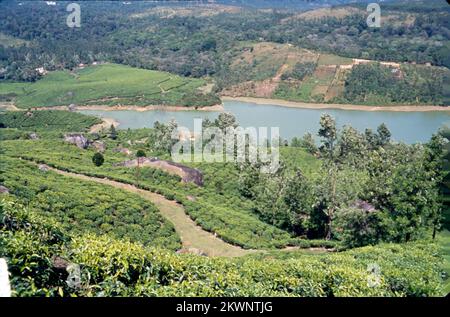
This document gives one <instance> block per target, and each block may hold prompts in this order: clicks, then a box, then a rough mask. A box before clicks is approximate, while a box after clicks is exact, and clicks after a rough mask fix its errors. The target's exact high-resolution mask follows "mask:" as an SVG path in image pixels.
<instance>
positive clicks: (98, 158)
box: [92, 152, 105, 166]
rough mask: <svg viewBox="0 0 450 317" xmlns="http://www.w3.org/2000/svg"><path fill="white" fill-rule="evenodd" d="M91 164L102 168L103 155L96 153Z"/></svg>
mask: <svg viewBox="0 0 450 317" xmlns="http://www.w3.org/2000/svg"><path fill="white" fill-rule="evenodd" d="M92 162H93V163H94V164H95V166H102V165H103V163H104V162H105V158H104V157H103V154H102V153H100V152H97V153H95V154H94V156H92Z"/></svg>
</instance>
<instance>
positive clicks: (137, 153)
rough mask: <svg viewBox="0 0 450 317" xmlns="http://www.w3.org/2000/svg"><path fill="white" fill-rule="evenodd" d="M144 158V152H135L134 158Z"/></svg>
mask: <svg viewBox="0 0 450 317" xmlns="http://www.w3.org/2000/svg"><path fill="white" fill-rule="evenodd" d="M146 156H147V154H146V153H145V151H144V150H137V152H136V157H137V158H139V157H146Z"/></svg>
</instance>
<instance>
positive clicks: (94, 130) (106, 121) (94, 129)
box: [89, 118, 120, 133]
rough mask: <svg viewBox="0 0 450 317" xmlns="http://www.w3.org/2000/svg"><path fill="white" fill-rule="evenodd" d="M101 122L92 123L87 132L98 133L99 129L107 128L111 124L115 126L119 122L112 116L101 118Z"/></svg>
mask: <svg viewBox="0 0 450 317" xmlns="http://www.w3.org/2000/svg"><path fill="white" fill-rule="evenodd" d="M102 120H103V122H102V123H99V124H96V125H93V126H92V127H91V129H90V130H89V133H98V132H100V131H101V130H105V129H109V128H110V127H111V126H114V127H115V128H117V127H118V126H119V124H120V123H119V122H118V121H116V120H115V119H112V118H102Z"/></svg>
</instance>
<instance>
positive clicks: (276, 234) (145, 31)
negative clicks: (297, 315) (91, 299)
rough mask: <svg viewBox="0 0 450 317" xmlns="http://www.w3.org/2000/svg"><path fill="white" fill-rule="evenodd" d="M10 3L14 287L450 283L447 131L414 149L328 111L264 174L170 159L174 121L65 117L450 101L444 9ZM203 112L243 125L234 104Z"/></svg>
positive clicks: (74, 290) (5, 149)
mask: <svg viewBox="0 0 450 317" xmlns="http://www.w3.org/2000/svg"><path fill="white" fill-rule="evenodd" d="M7 2H8V3H7V5H5V4H4V3H3V2H1V3H0V40H1V43H0V102H7V104H6V105H5V106H6V107H4V106H3V105H2V108H5V109H7V108H14V106H12V105H11V103H13V104H14V105H15V106H16V107H18V108H21V109H20V110H21V111H2V112H0V155H1V160H0V161H1V164H0V257H2V258H6V260H7V263H8V266H9V270H10V273H11V282H12V287H13V292H14V293H13V294H14V295H15V296H332V297H335V296H415V297H423V296H442V295H444V294H446V293H448V291H449V290H450V289H449V284H450V278H449V276H450V266H449V263H450V258H449V254H450V250H449V248H448V246H449V237H450V236H449V230H450V227H449V223H450V220H449V215H450V213H449V211H450V209H449V208H448V206H449V205H450V199H449V198H448V197H449V195H448V194H449V193H450V189H449V188H450V181H449V177H450V173H449V168H450V166H449V153H450V151H449V144H450V143H449V139H450V138H449V136H450V133H449V132H448V131H445V130H442V131H437V132H436V134H434V135H432V136H431V138H430V140H429V141H428V142H427V143H424V144H420V143H418V144H403V143H396V142H393V141H391V132H390V130H389V127H388V126H386V125H385V124H381V125H379V127H378V128H377V129H376V130H371V129H366V130H365V131H358V130H356V129H355V128H353V127H351V126H348V125H346V126H343V127H340V126H338V125H337V124H336V120H335V118H333V117H332V116H330V115H328V114H323V115H322V117H321V118H320V122H319V123H320V128H319V130H318V131H310V132H309V133H307V134H305V135H304V136H303V137H301V136H298V137H296V138H293V139H292V140H291V142H290V143H288V141H287V140H281V139H280V140H268V141H267V146H269V145H270V144H272V145H273V144H277V143H281V144H282V146H281V147H280V156H281V157H280V159H281V160H280V168H279V169H278V170H277V171H275V172H274V173H272V174H267V173H264V172H263V171H264V167H266V165H265V164H263V163H262V162H257V163H248V162H247V163H242V162H238V163H234V162H227V163H219V162H215V163H207V162H201V163H199V162H195V163H194V162H184V163H182V166H180V165H177V164H174V163H173V162H170V160H171V150H172V147H173V145H174V144H175V141H176V140H174V139H172V134H173V133H174V131H175V129H176V128H177V127H178V124H177V122H175V121H170V122H169V123H160V122H157V123H156V124H155V125H154V127H153V128H151V129H137V130H131V129H128V130H121V129H116V127H115V126H114V125H111V126H110V127H104V128H103V129H100V130H99V129H97V127H95V129H94V128H93V125H96V124H99V123H101V120H100V119H97V118H94V117H90V116H86V115H82V114H79V113H76V112H72V111H62V110H59V109H66V108H68V109H69V110H73V105H75V106H92V105H103V106H111V107H112V106H124V105H125V106H127V105H130V106H132V105H136V106H148V105H160V106H184V107H193V108H196V107H202V106H211V105H215V104H218V103H220V99H219V98H218V96H219V95H232V96H256V97H266V98H267V97H277V98H283V99H289V100H296V101H304V102H320V103H331V102H333V103H357V104H365V105H388V104H411V105H419V104H434V105H447V104H448V100H450V99H449V98H450V88H449V87H450V71H449V69H448V67H449V66H450V65H449V63H448V55H449V54H448V53H449V45H448V42H449V35H450V25H449V23H448V21H450V19H449V15H450V11H449V9H448V8H447V7H445V8H444V7H443V6H442V5H441V4H439V3H437V2H432V4H431V5H429V3H428V2H427V3H425V2H424V1H415V2H414V3H407V2H404V1H400V2H392V3H391V2H389V3H386V4H385V5H384V8H383V27H382V28H369V27H368V26H367V23H366V14H367V12H366V10H365V7H362V6H361V5H359V4H352V5H345V6H337V7H332V8H317V9H316V10H311V11H307V12H296V11H286V10H257V9H255V8H252V7H251V6H249V7H241V6H236V3H235V2H230V3H233V4H234V6H227V5H222V4H217V3H215V4H208V5H205V6H199V5H197V4H194V5H190V6H184V5H183V4H167V6H165V5H162V4H156V3H150V2H145V1H144V2H139V1H137V2H133V4H132V5H124V3H122V2H117V3H116V2H113V3H108V4H105V3H103V2H101V1H100V2H89V1H88V2H86V3H83V6H86V7H85V8H83V12H84V13H83V28H82V30H80V29H77V28H75V29H71V28H66V27H64V28H62V27H61V25H60V23H61V21H64V20H65V17H66V15H67V12H66V11H65V8H64V6H61V5H57V6H47V5H46V4H45V3H39V2H23V3H22V4H21V5H19V4H17V3H15V2H14V3H11V2H9V1H7ZM331 3H336V2H335V0H332V2H331ZM311 5H313V6H315V5H316V4H315V3H312V4H311ZM425 5H429V6H427V7H425ZM106 6H107V8H106ZM337 54H339V55H337ZM356 58H359V60H358V59H356ZM361 59H364V60H361ZM425 63H429V64H425ZM40 107H42V108H45V107H49V108H51V107H53V109H58V110H57V111H56V110H41V109H37V108H40ZM15 110H17V109H15ZM22 110H23V111H22ZM203 125H204V127H205V128H206V127H211V128H216V129H217V130H218V131H222V132H224V131H226V130H227V129H228V128H230V127H237V126H238V122H237V120H236V118H235V117H234V116H233V115H232V114H229V113H225V112H224V113H221V114H220V115H219V116H218V118H217V119H215V120H205V121H204V122H203ZM94 130H95V131H98V132H96V133H90V131H94ZM67 132H71V134H70V136H68V135H67ZM70 137H72V139H76V141H77V142H75V140H69V138H70ZM78 141H79V142H78ZM202 141H203V143H202V144H201V145H202V146H203V147H206V146H211V145H212V143H213V142H214V138H213V136H210V138H206V137H205V138H203V139H202ZM252 146H253V145H252V144H250V143H249V142H248V143H247V144H246V150H250V149H255V150H256V151H259V152H260V151H262V150H263V149H264V148H263V146H257V147H253V148H251V147H252ZM184 150H186V149H184ZM237 154H238V152H237V149H235V151H234V155H237ZM144 157H148V158H153V159H152V160H150V161H151V162H150V163H149V161H148V160H145V162H144V160H143V159H142V158H144ZM136 161H137V164H136ZM136 165H137V166H136ZM194 169H195V170H194ZM192 175H194V176H195V178H196V180H195V181H192V180H191V178H190V176H192ZM180 219H181V220H180ZM171 222H172V223H171ZM199 241H202V243H199ZM199 245H200V246H201V247H199ZM197 247H199V249H196V248H197ZM202 247H204V248H205V250H202ZM214 248H216V250H214ZM217 249H221V250H217ZM222 249H224V250H225V249H226V250H225V251H227V252H225V251H224V250H222ZM175 251H177V252H175ZM213 251H218V252H216V253H215V252H213ZM185 253H192V254H185ZM205 254H206V255H208V256H211V257H206V256H199V255H205ZM213 256H223V257H213ZM232 256H237V257H236V258H231V257H232ZM238 256H239V257H238ZM77 271H79V273H80V275H79V276H77V274H74V272H75V273H77Z"/></svg>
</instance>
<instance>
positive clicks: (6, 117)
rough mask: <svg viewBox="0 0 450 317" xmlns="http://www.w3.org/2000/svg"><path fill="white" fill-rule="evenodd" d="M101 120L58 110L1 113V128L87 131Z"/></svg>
mask: <svg viewBox="0 0 450 317" xmlns="http://www.w3.org/2000/svg"><path fill="white" fill-rule="evenodd" d="M100 122H101V120H100V119H98V118H96V117H93V116H87V115H84V114H81V113H77V112H69V111H58V110H56V111H55V110H48V111H47V110H39V111H8V112H3V113H0V127H3V128H16V129H20V130H25V131H42V130H45V131H74V132H82V131H87V130H88V129H89V128H90V127H91V126H93V125H94V124H97V123H100Z"/></svg>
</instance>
